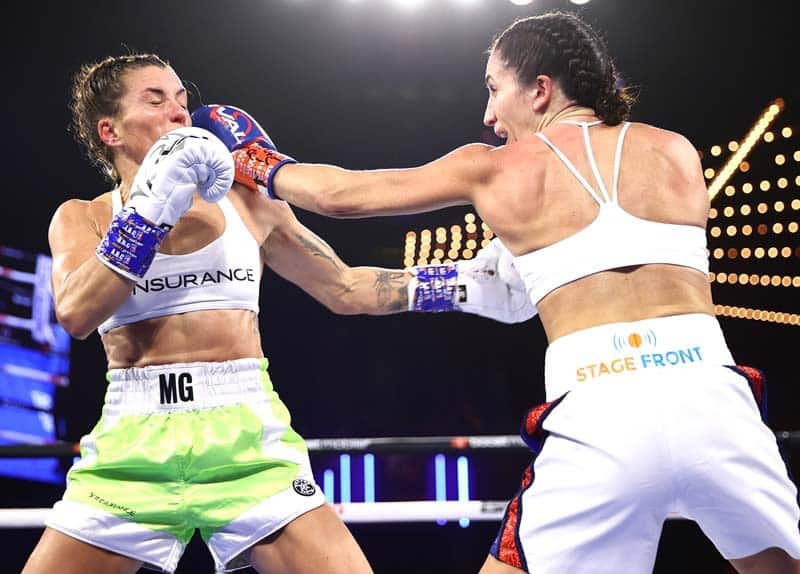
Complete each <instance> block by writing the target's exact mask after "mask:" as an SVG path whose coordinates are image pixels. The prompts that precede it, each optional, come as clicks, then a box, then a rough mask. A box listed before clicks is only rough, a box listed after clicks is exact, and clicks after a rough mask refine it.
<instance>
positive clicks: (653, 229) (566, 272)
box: [514, 121, 708, 305]
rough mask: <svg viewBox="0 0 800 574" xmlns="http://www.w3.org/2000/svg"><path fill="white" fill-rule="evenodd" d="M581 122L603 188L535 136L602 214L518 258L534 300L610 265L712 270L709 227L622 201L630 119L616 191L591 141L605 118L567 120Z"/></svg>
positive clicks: (619, 145)
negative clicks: (636, 211)
mask: <svg viewBox="0 0 800 574" xmlns="http://www.w3.org/2000/svg"><path fill="white" fill-rule="evenodd" d="M563 123H570V124H574V125H577V126H580V128H581V130H582V132H583V140H584V143H585V146H586V155H587V157H588V158H589V164H590V165H591V168H592V173H593V174H594V178H595V180H596V181H597V185H598V190H595V189H594V188H592V186H591V185H590V184H589V182H588V181H587V180H586V178H585V177H584V176H583V175H581V173H580V172H579V171H578V170H577V169H576V168H575V166H574V165H573V163H572V162H571V161H570V160H569V159H568V158H567V156H566V155H564V153H563V152H562V151H561V150H560V149H558V148H557V147H556V146H555V145H554V144H553V142H551V141H550V140H549V139H548V138H547V136H545V135H544V134H543V133H541V132H537V133H536V135H537V136H538V137H539V138H540V139H541V140H542V141H543V142H545V143H546V144H547V145H548V146H549V147H550V149H552V150H553V151H554V152H555V154H556V155H557V156H558V157H559V159H560V160H561V161H562V162H563V163H564V165H565V166H566V167H567V169H569V170H570V172H572V174H573V175H574V176H575V177H576V178H577V180H578V181H579V182H580V183H581V185H582V186H583V187H584V188H585V189H586V191H588V192H589V194H590V195H591V196H592V197H593V198H594V200H595V201H596V202H597V203H598V205H599V206H600V211H599V212H598V214H597V217H596V218H595V219H594V221H592V222H591V223H590V224H589V225H587V226H586V227H584V228H583V229H581V230H580V231H578V232H577V233H575V234H573V235H571V236H569V237H567V238H565V239H562V240H561V241H558V242H556V243H553V244H552V245H548V246H547V247H543V248H541V249H537V250H536V251H532V252H530V253H525V254H523V255H520V256H518V257H515V258H514V266H515V267H516V268H517V270H518V271H519V274H520V276H521V277H522V280H523V281H524V282H525V287H526V289H527V292H528V295H529V296H530V298H531V301H532V302H533V303H534V305H535V304H537V303H538V302H539V301H540V300H541V299H542V298H543V297H544V296H545V295H547V294H548V293H550V292H551V291H553V290H555V289H557V288H558V287H561V286H562V285H565V284H567V283H570V282H571V281H575V280H576V279H580V278H581V277H586V276H587V275H592V274H594V273H598V272H601V271H608V270H609V269H617V268H619V267H627V266H632V265H645V264H648V263H667V264H673V265H682V266H685V267H691V268H693V269H697V270H698V271H700V272H702V273H705V274H706V275H707V274H708V253H707V251H706V232H705V229H702V228H700V227H696V226H693V225H679V224H673V223H661V222H657V221H650V220H647V219H642V218H640V217H636V216H634V215H631V214H630V213H628V212H627V211H625V210H624V209H622V207H620V205H619V200H618V197H619V196H618V193H617V183H618V180H619V168H620V158H621V155H622V143H623V140H624V139H625V133H626V132H627V130H628V127H630V124H629V123H628V122H626V123H625V124H624V125H623V126H622V129H621V130H620V133H619V137H618V139H617V147H616V153H615V156H614V172H613V173H614V176H613V177H614V179H613V182H612V188H611V194H610V195H609V193H608V191H607V190H606V187H605V184H604V183H603V180H602V178H601V177H600V171H599V170H598V168H597V162H596V161H595V158H594V152H593V151H592V144H591V141H590V140H589V127H591V126H593V125H597V124H599V123H601V122H591V123H589V122H573V121H564V122H563Z"/></svg>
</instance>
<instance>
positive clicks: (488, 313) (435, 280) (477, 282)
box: [408, 238, 537, 323]
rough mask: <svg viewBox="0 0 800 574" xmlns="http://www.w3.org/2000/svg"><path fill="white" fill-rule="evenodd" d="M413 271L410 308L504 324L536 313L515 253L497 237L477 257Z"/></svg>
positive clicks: (416, 268)
mask: <svg viewBox="0 0 800 574" xmlns="http://www.w3.org/2000/svg"><path fill="white" fill-rule="evenodd" d="M410 271H411V272H412V273H413V274H414V277H413V278H412V279H411V281H410V282H409V284H408V302H409V303H408V304H409V310H410V311H423V312H439V311H461V312H464V313H473V314H475V315H480V316H481V317H488V318H489V319H494V320H495V321H500V322H502V323H520V322H522V321H527V320H528V319H530V318H531V317H533V316H535V315H536V312H537V311H536V307H535V306H534V305H533V303H531V301H530V299H529V298H528V294H527V293H526V291H525V284H524V283H523V281H522V278H521V277H520V276H519V273H517V270H516V269H515V268H514V257H513V255H511V252H510V251H508V249H506V248H505V246H504V245H503V244H502V243H501V242H500V240H499V239H497V238H495V239H493V240H492V241H490V242H489V245H487V246H486V247H485V248H484V249H482V250H481V251H479V252H478V254H477V256H476V257H475V258H474V259H466V260H463V261H457V262H456V263H451V264H444V265H428V266H422V267H412V268H411V269H410Z"/></svg>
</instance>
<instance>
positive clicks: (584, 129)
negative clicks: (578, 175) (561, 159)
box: [581, 123, 611, 203]
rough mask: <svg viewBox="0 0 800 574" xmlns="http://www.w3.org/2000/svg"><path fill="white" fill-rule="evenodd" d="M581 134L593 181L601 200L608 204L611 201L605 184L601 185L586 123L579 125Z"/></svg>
mask: <svg viewBox="0 0 800 574" xmlns="http://www.w3.org/2000/svg"><path fill="white" fill-rule="evenodd" d="M581 132H582V133H583V143H584V144H585V146H586V157H587V158H589V165H590V166H591V167H592V173H593V174H594V180H595V181H596V182H597V187H598V189H599V193H600V195H602V196H603V199H604V200H605V201H604V202H603V203H608V202H609V201H610V200H611V197H610V196H609V195H608V190H607V189H606V184H605V183H603V178H602V177H600V170H599V169H598V168H597V161H596V160H595V159H594V150H593V149H592V141H591V140H590V139H589V124H588V123H582V124H581Z"/></svg>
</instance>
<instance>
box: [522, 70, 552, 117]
mask: <svg viewBox="0 0 800 574" xmlns="http://www.w3.org/2000/svg"><path fill="white" fill-rule="evenodd" d="M555 88H556V86H555V84H554V82H553V78H551V77H550V76H546V75H544V74H539V75H538V76H536V80H534V82H533V83H532V84H531V85H530V86H529V87H528V88H527V90H528V95H529V97H530V99H531V105H532V106H533V111H535V112H539V113H543V112H545V111H546V110H547V107H548V106H549V105H550V100H551V99H552V98H553V90H554V89H555Z"/></svg>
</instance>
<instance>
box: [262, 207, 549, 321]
mask: <svg viewBox="0 0 800 574" xmlns="http://www.w3.org/2000/svg"><path fill="white" fill-rule="evenodd" d="M269 209H271V210H279V211H280V213H279V216H280V222H279V223H278V224H277V225H275V227H274V228H273V230H272V232H271V233H270V235H269V236H268V237H267V240H266V241H265V242H264V245H263V247H262V250H263V254H264V259H265V261H266V263H267V265H269V266H270V267H271V268H272V269H273V270H274V271H275V272H276V273H278V274H279V275H281V276H282V277H284V278H285V279H287V280H289V281H291V282H292V283H294V284H296V285H297V286H299V287H300V288H302V289H303V290H304V291H306V292H307V293H309V294H310V295H311V296H312V297H314V298H315V299H316V300H317V301H319V302H320V303H322V304H323V305H325V306H326V307H327V308H328V309H330V310H331V311H333V312H334V313H339V314H343V315H353V314H362V313H363V314H369V315H387V314H392V313H400V312H403V311H418V312H424V313H436V312H442V311H460V312H463V313H472V314H475V315H480V316H482V317H487V318H490V319H494V320H496V321H501V322H504V323H518V322H521V321H525V320H527V319H530V318H531V317H533V316H534V315H535V314H536V308H535V307H534V306H533V305H532V304H531V303H530V301H529V299H528V296H527V293H526V292H525V287H524V285H523V284H522V280H521V279H520V277H519V275H518V274H517V272H516V270H515V269H514V267H513V258H512V256H511V253H509V252H508V251H507V250H506V249H505V247H503V245H502V244H501V243H500V242H499V240H497V239H495V240H493V241H492V242H491V243H490V244H489V245H488V246H487V247H486V248H485V249H482V250H481V251H480V252H479V253H478V255H477V257H475V258H474V259H470V260H466V261H457V262H456V263H450V264H443V265H429V266H422V267H411V268H409V269H385V268H380V267H350V266H349V265H347V264H346V263H344V262H343V261H342V260H341V259H340V258H339V256H338V255H336V253H335V252H334V250H333V249H332V248H331V247H330V246H329V245H328V244H327V243H325V241H323V240H322V239H321V238H320V237H318V236H317V235H316V234H314V233H313V232H312V231H311V230H309V229H308V228H306V227H305V226H303V225H302V224H301V223H300V222H299V221H298V220H297V219H296V218H295V216H294V214H293V213H292V211H291V208H290V207H289V206H288V205H287V204H286V203H284V202H277V201H274V202H270V206H269Z"/></svg>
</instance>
